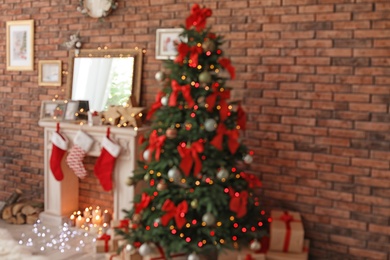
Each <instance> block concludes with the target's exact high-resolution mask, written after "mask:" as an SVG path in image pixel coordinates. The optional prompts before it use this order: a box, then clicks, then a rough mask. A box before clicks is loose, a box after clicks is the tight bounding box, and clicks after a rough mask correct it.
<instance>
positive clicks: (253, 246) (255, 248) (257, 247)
mask: <svg viewBox="0 0 390 260" xmlns="http://www.w3.org/2000/svg"><path fill="white" fill-rule="evenodd" d="M249 248H250V249H251V250H252V251H258V250H260V249H261V244H260V242H259V241H258V240H257V239H255V240H253V241H252V242H251V243H250V245H249Z"/></svg>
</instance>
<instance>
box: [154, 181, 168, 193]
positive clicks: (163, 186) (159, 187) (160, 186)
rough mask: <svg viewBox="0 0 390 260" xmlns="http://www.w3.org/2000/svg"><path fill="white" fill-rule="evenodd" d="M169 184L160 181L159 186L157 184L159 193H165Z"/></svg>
mask: <svg viewBox="0 0 390 260" xmlns="http://www.w3.org/2000/svg"><path fill="white" fill-rule="evenodd" d="M167 187H168V186H167V184H166V183H165V182H164V181H160V182H159V183H158V184H157V190H158V191H163V190H166V189H167Z"/></svg>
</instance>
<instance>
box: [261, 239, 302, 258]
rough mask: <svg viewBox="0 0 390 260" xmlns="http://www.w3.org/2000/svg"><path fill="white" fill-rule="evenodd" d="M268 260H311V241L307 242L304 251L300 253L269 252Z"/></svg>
mask: <svg viewBox="0 0 390 260" xmlns="http://www.w3.org/2000/svg"><path fill="white" fill-rule="evenodd" d="M266 259H267V260H308V259H309V240H305V242H304V246H303V249H302V250H301V252H300V253H282V252H275V251H268V252H267V254H266Z"/></svg>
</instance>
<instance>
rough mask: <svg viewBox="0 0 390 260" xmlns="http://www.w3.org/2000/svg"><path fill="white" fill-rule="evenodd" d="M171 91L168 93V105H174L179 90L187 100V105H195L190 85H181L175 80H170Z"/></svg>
mask: <svg viewBox="0 0 390 260" xmlns="http://www.w3.org/2000/svg"><path fill="white" fill-rule="evenodd" d="M171 87H172V93H171V94H170V95H169V103H168V104H169V106H171V107H175V106H176V103H177V97H178V95H179V93H180V92H181V93H182V95H183V97H184V99H185V100H186V101H187V103H188V106H189V107H193V106H194V105H195V101H194V100H193V99H192V96H191V86H190V85H184V86H181V85H180V84H179V83H178V82H177V81H176V80H172V82H171Z"/></svg>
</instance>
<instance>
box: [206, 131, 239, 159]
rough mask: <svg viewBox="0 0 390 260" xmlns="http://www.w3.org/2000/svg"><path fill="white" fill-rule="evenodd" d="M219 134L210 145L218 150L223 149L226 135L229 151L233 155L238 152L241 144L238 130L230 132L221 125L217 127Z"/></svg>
mask: <svg viewBox="0 0 390 260" xmlns="http://www.w3.org/2000/svg"><path fill="white" fill-rule="evenodd" d="M216 132H217V134H216V136H215V137H214V138H213V140H211V142H210V144H212V145H213V146H214V147H215V148H217V149H218V150H222V149H223V137H224V136H225V135H226V136H227V137H228V147H229V151H230V152H231V153H232V154H235V153H236V152H237V149H238V148H239V147H240V143H239V142H238V138H239V135H240V134H239V133H238V130H237V129H232V130H228V129H226V127H225V125H224V124H219V125H218V127H217V131H216Z"/></svg>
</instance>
